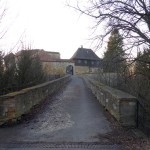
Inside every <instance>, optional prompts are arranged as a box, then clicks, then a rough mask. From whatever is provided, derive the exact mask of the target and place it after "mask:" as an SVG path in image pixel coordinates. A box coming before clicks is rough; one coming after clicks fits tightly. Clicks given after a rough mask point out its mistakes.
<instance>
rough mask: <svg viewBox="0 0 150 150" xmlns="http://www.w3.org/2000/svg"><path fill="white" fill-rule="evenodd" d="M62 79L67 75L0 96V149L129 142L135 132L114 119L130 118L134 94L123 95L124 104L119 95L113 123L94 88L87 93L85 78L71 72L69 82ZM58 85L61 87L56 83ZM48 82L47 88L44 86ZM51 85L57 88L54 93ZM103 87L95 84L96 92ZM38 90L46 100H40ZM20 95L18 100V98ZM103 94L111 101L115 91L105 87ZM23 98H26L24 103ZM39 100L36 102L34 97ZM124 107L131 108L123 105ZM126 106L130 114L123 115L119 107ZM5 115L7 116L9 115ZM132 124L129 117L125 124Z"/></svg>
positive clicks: (106, 148) (113, 148)
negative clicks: (126, 97) (34, 102)
mask: <svg viewBox="0 0 150 150" xmlns="http://www.w3.org/2000/svg"><path fill="white" fill-rule="evenodd" d="M68 79H69V77H68V78H64V79H63V81H62V80H57V81H56V82H52V83H46V84H44V85H40V86H38V87H35V88H31V89H26V90H24V91H22V92H21V93H17V94H16V93H15V94H13V95H12V94H10V95H7V96H5V97H1V101H0V104H1V111H0V112H1V116H0V119H1V122H2V119H3V120H4V116H5V118H7V120H5V121H6V122H7V124H3V125H2V126H1V128H0V149H13V150H20V149H21V150H23V149H28V150H35V149H36V150H39V149H40V150H41V149H44V150H48V149H54V150H55V149H57V150H59V149H61V150H64V149H70V150H82V149H88V150H91V149H96V150H121V149H125V148H126V147H130V145H129V141H130V140H133V139H134V138H135V134H133V132H131V131H133V130H131V129H128V128H124V127H122V126H120V123H121V122H122V121H124V119H127V117H129V119H131V118H134V117H135V116H134V113H135V112H134V110H133V109H134V106H135V104H134V102H135V101H134V100H135V99H134V98H133V97H132V98H131V97H128V98H129V103H128V102H127V99H125V98H124V99H123V100H124V101H125V103H121V108H122V110H121V113H120V114H121V117H119V116H118V115H119V113H117V117H119V118H120V120H121V122H120V123H118V122H117V121H116V119H117V120H118V121H119V119H118V118H117V117H116V116H115V115H113V113H114V112H113V111H110V113H109V112H108V111H109V107H107V106H105V107H103V106H102V105H101V104H100V103H99V101H100V100H99V101H98V100H97V99H98V98H99V97H98V96H97V95H96V97H97V98H96V97H95V95H94V94H95V93H94V92H93V93H94V94H93V93H92V92H91V90H90V89H89V88H88V87H87V85H88V86H90V85H89V84H90V83H91V82H88V83H87V80H83V79H81V78H79V77H77V76H72V77H71V81H70V82H68ZM64 80H65V82H64ZM64 84H65V86H62V85H64ZM92 84H93V83H92ZM92 84H91V85H92ZM49 85H51V87H53V88H49ZM52 85H53V86H52ZM60 85H61V86H60ZM43 86H44V87H43ZM45 87H46V88H45ZM58 87H59V88H58ZM60 87H61V88H60ZM35 89H36V90H35ZM37 89H38V90H39V91H38V93H40V95H41V97H40V95H38V96H37V97H35V96H34V94H37ZM43 89H44V90H43ZM52 89H55V90H58V89H59V90H58V91H57V92H56V91H52ZM91 89H92V86H91ZM93 89H94V88H93ZM93 91H94V90H93ZM103 91H104V88H103V89H101V93H102V92H103ZM115 93H116V91H115ZM44 94H45V95H46V96H45V97H46V99H44V96H43V95H44ZM16 95H17V96H16ZM22 95H23V99H22V101H24V103H23V102H20V101H19V99H20V97H21V96H22ZM106 95H108V96H109V98H110V97H112V99H113V101H115V96H114V95H113V96H110V93H109V91H108V89H107V93H106ZM128 96H129V95H128ZM27 97H28V98H29V99H30V101H31V103H29V102H26V103H27V104H26V103H25V100H26V99H27ZM33 97H34V99H33V100H34V101H36V102H37V103H36V104H33V102H32V100H31V98H33ZM101 98H102V97H101ZM41 99H42V101H40V100H41ZM43 99H44V100H43ZM106 99H107V98H106ZM11 101H13V102H14V104H12V103H11ZM120 101H121V98H120V99H119V98H118V101H117V102H116V103H115V105H116V109H118V108H117V106H119V104H120ZM37 104H38V105H37ZM128 104H129V105H128ZM21 105H23V106H22V108H18V107H20V106H21ZM2 106H3V107H2ZM128 106H132V107H130V108H129V109H127V108H126V107H128ZM26 107H28V108H29V109H27V108H26ZM104 108H105V109H104ZM106 108H107V110H108V111H106ZM121 108H119V110H120V109H121ZM20 109H21V110H20ZM8 110H9V111H8ZM126 110H127V111H130V112H129V114H130V116H129V115H125V116H122V115H124V113H122V112H124V111H126ZM131 112H133V113H131ZM21 113H26V114H25V115H20V116H19V115H18V114H21ZM110 114H112V115H113V116H114V117H115V118H116V119H115V118H114V117H112V116H111V115H110ZM17 115H18V116H17ZM15 116H17V117H15ZM21 116H22V118H21ZM11 117H12V118H13V119H10V118H11ZM10 120H11V121H14V122H17V120H18V123H17V124H16V123H13V125H10V124H9V121H10ZM126 121H127V120H126ZM129 122H130V121H129ZM134 123H135V122H134V121H131V125H135V124H134ZM1 124H2V123H1ZM128 125H129V124H128Z"/></svg>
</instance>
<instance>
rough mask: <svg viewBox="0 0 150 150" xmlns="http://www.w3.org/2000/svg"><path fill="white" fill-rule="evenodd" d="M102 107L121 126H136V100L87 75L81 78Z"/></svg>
mask: <svg viewBox="0 0 150 150" xmlns="http://www.w3.org/2000/svg"><path fill="white" fill-rule="evenodd" d="M81 77H82V78H83V79H84V80H85V82H86V83H87V85H88V87H89V88H90V89H91V90H92V92H93V94H94V95H95V96H96V97H97V99H98V101H99V102H100V104H102V106H104V107H105V109H107V110H108V111H109V112H110V114H111V115H113V116H114V117H115V118H116V119H117V120H118V121H119V122H120V124H121V125H122V126H128V127H136V126H137V99H136V97H134V96H132V95H130V94H128V93H125V92H122V91H120V90H117V89H114V88H111V87H108V86H106V85H103V84H101V83H100V82H98V81H97V80H94V79H92V78H91V76H90V77H89V76H88V75H82V76H81Z"/></svg>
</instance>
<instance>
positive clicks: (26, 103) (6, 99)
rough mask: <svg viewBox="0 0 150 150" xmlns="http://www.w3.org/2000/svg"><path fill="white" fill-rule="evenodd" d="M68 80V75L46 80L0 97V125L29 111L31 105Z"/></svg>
mask: <svg viewBox="0 0 150 150" xmlns="http://www.w3.org/2000/svg"><path fill="white" fill-rule="evenodd" d="M69 80H70V76H65V77H63V78H60V79H57V80H54V81H50V82H46V83H43V84H40V85H37V86H34V87H30V88H26V89H23V90H21V91H18V92H14V93H10V94H7V95H4V96H1V97H0V125H2V124H4V123H5V122H8V121H10V122H13V121H14V122H15V121H17V120H18V119H21V116H22V115H23V114H26V113H29V112H30V110H31V109H32V107H34V106H35V105H37V104H39V103H41V102H42V101H43V100H45V98H46V97H48V96H49V95H52V94H53V93H54V92H56V91H58V90H59V89H60V88H61V87H63V86H64V85H65V84H66V83H67V82H68V81H69Z"/></svg>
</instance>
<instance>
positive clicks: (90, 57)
mask: <svg viewBox="0 0 150 150" xmlns="http://www.w3.org/2000/svg"><path fill="white" fill-rule="evenodd" d="M29 53H30V54H31V56H35V55H38V56H39V58H40V60H41V62H42V65H43V68H44V70H45V72H46V73H47V74H48V75H58V74H59V75H64V74H71V75H73V74H82V73H92V72H96V71H97V70H98V69H99V66H100V64H101V59H100V58H99V57H98V56H97V55H96V54H95V53H94V52H93V51H92V50H91V49H87V48H83V47H81V48H78V49H77V51H76V52H75V53H74V55H73V56H72V57H71V59H60V53H59V52H49V51H45V50H43V49H32V50H29ZM20 54H21V51H19V52H17V53H16V58H19V56H20Z"/></svg>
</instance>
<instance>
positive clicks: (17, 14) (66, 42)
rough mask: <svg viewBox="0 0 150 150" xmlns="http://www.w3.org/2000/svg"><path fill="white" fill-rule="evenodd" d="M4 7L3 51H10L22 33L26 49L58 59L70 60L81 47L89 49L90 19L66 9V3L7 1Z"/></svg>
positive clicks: (50, 0)
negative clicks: (55, 55)
mask: <svg viewBox="0 0 150 150" xmlns="http://www.w3.org/2000/svg"><path fill="white" fill-rule="evenodd" d="M3 1H6V0H3ZM1 5H2V0H1ZM6 6H7V7H6V8H7V11H6V15H5V16H4V19H3V22H2V23H3V24H1V26H6V25H7V27H9V29H8V32H7V34H6V35H5V37H4V38H3V39H2V40H1V49H4V50H5V51H6V50H9V49H11V48H13V47H14V45H15V44H16V43H17V41H18V39H19V38H20V36H21V35H22V34H23V33H24V34H23V37H22V41H23V42H24V43H25V44H26V45H28V44H29V45H31V47H32V48H37V49H44V50H46V51H58V52H60V54H61V58H70V57H71V56H72V55H73V53H74V52H75V51H76V50H77V48H78V47H80V46H81V45H83V47H86V48H91V42H89V40H88V39H89V38H90V34H91V31H90V30H89V27H91V26H92V21H91V19H90V18H89V17H86V16H83V15H82V16H81V15H80V14H79V13H77V12H75V11H74V10H73V9H71V8H69V7H67V6H65V0H7V4H6ZM15 50H16V49H15ZM15 50H14V51H15ZM97 54H98V55H99V54H100V53H99V52H97Z"/></svg>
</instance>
